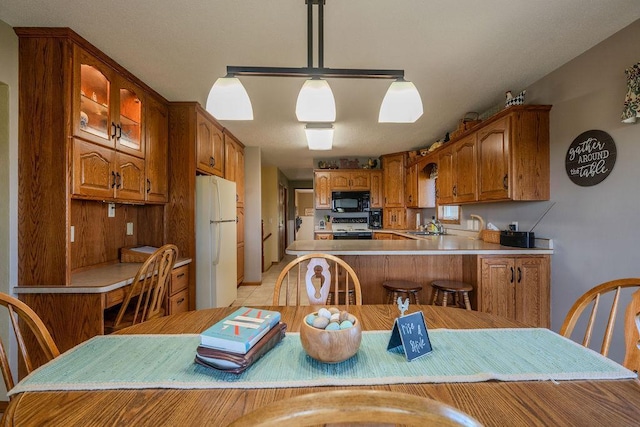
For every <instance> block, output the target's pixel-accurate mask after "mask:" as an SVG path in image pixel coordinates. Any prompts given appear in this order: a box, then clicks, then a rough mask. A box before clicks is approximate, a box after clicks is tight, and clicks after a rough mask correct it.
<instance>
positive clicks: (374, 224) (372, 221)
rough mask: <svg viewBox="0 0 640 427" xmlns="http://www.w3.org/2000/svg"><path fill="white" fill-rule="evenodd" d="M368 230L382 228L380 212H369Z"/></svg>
mask: <svg viewBox="0 0 640 427" xmlns="http://www.w3.org/2000/svg"><path fill="white" fill-rule="evenodd" d="M369 228H372V229H375V230H379V229H381V228H382V210H370V211H369Z"/></svg>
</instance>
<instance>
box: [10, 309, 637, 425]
mask: <svg viewBox="0 0 640 427" xmlns="http://www.w3.org/2000/svg"><path fill="white" fill-rule="evenodd" d="M262 308H265V309H270V310H278V311H280V312H281V314H282V321H283V322H285V323H287V325H288V330H289V331H298V330H299V328H300V325H301V322H303V319H304V317H305V316H306V315H307V314H309V313H310V312H312V311H314V308H313V307H309V306H301V307H262ZM235 309H237V307H229V308H221V309H207V310H199V311H191V312H186V313H180V314H176V315H172V316H167V317H163V318H160V319H155V320H152V321H149V322H145V323H142V324H140V325H136V326H132V327H129V328H126V329H124V330H122V331H120V332H118V333H119V334H181V333H199V332H201V331H203V330H204V329H206V328H207V327H209V326H210V325H212V324H213V323H215V322H217V321H219V320H221V319H222V318H223V317H225V316H226V315H228V314H230V313H231V312H233V311H234V310H235ZM417 310H421V311H422V312H423V313H424V317H425V319H426V322H427V326H428V327H429V328H450V329H477V328H513V327H516V328H517V327H523V325H522V324H519V323H517V322H515V321H511V320H508V319H506V318H502V317H497V316H493V315H490V314H486V313H480V312H475V311H467V310H461V309H457V308H443V307H434V306H412V307H411V308H410V310H409V312H414V311H417ZM349 311H350V312H351V313H352V314H354V315H355V316H356V317H357V318H358V319H360V321H361V324H362V327H363V329H364V330H391V328H392V327H393V321H394V319H395V318H396V317H397V316H398V309H397V307H396V306H394V305H363V306H350V307H349ZM330 389H349V390H353V392H354V393H357V390H358V389H377V390H389V391H395V392H402V393H410V394H413V395H417V396H424V397H428V398H432V399H435V400H438V401H441V402H444V403H446V404H449V405H452V406H454V407H456V408H459V409H460V410H462V411H464V412H466V413H468V414H470V415H471V416H473V417H475V418H476V419H477V420H479V421H480V422H481V423H483V424H484V425H487V426H506V425H508V426H533V425H541V426H542V425H544V426H551V425H553V426H591V425H611V426H632V425H633V426H637V425H638V423H639V422H640V382H639V381H638V380H637V379H628V380H580V381H557V382H556V381H514V382H511V381H509V382H501V381H487V382H474V383H424V384H388V385H379V386H352V387H344V386H340V387H303V388H264V389H238V388H224V389H204V390H203V389H135V390H98V391H50V392H49V391H46V392H42V391H39V392H23V393H19V394H17V395H15V396H13V398H12V399H11V401H10V403H9V406H8V408H7V412H6V413H5V417H4V418H3V421H4V425H15V426H31V425H37V426H45V425H64V426H70V425H82V426H90V425H101V426H102V425H131V426H133V425H135V426H146V425H149V426H151V425H152V426H158V425H170V426H188V425H215V426H224V425H227V424H229V423H230V422H232V421H234V420H235V419H237V418H239V417H240V416H242V415H243V414H246V413H248V412H250V411H253V410H256V409H259V408H261V407H265V406H267V405H269V404H270V403H271V402H274V401H277V400H280V399H286V398H289V397H293V396H296V395H300V394H304V393H310V392H318V391H323V390H330Z"/></svg>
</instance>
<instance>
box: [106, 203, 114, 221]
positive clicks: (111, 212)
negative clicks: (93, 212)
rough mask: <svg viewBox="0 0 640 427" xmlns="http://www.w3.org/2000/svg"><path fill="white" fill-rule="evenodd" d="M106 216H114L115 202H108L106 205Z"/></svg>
mask: <svg viewBox="0 0 640 427" xmlns="http://www.w3.org/2000/svg"><path fill="white" fill-rule="evenodd" d="M107 206H108V207H107V216H108V217H109V218H115V216H116V204H115V203H109V204H108V205H107Z"/></svg>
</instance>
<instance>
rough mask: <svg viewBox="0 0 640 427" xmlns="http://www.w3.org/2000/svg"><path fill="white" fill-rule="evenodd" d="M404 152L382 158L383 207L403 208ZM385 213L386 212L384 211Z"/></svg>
mask: <svg viewBox="0 0 640 427" xmlns="http://www.w3.org/2000/svg"><path fill="white" fill-rule="evenodd" d="M405 157H406V153H395V154H388V155H384V156H382V157H381V159H382V187H383V191H384V201H383V204H384V207H385V208H404V207H405V200H404V180H405V170H404V166H405ZM385 215H386V213H385Z"/></svg>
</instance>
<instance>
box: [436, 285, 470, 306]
mask: <svg viewBox="0 0 640 427" xmlns="http://www.w3.org/2000/svg"><path fill="white" fill-rule="evenodd" d="M431 287H432V288H433V301H431V305H437V304H438V296H439V295H440V294H441V293H442V304H441V305H442V306H443V307H446V306H447V302H448V301H447V300H448V299H449V295H452V296H453V303H454V305H455V306H457V307H461V304H460V296H462V300H463V301H464V308H466V309H467V310H471V302H470V301H469V291H472V290H473V287H472V286H471V285H470V284H468V283H464V282H458V281H455V280H434V281H433V282H431Z"/></svg>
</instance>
